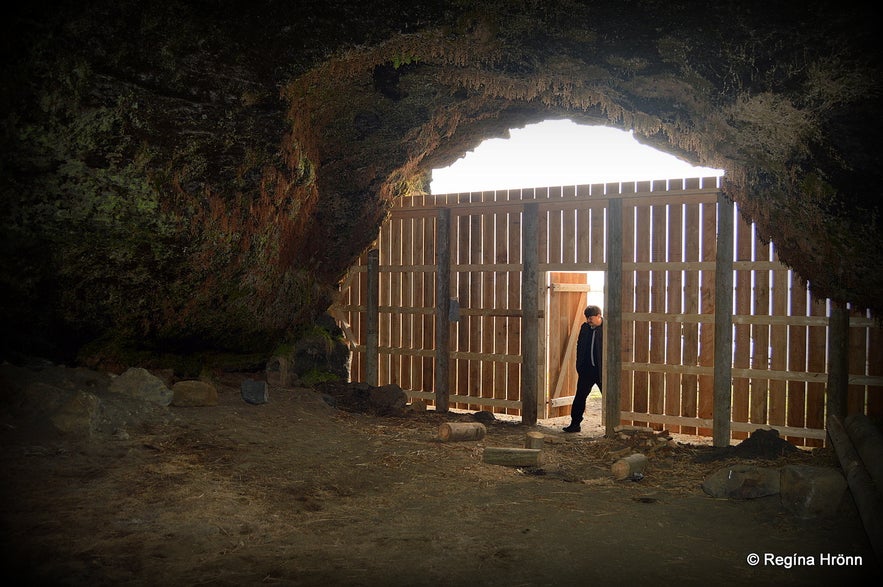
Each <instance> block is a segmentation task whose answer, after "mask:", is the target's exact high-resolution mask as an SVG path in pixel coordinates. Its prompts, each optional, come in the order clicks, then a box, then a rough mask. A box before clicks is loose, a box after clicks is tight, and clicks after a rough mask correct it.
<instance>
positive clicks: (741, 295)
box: [732, 217, 753, 440]
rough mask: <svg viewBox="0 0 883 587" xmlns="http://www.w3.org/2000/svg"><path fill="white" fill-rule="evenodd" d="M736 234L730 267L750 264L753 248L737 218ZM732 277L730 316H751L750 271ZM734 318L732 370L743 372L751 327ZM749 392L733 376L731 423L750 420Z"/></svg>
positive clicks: (748, 227) (739, 436)
mask: <svg viewBox="0 0 883 587" xmlns="http://www.w3.org/2000/svg"><path fill="white" fill-rule="evenodd" d="M734 228H735V231H736V245H735V246H736V253H735V259H734V263H733V265H734V266H737V263H739V262H740V261H750V260H751V254H752V253H751V251H752V245H753V231H752V228H751V225H750V224H748V223H747V222H745V220H744V219H742V218H741V217H739V218H738V219H737V221H736V226H735V227H734ZM734 273H735V276H734V287H735V290H736V293H735V308H734V313H735V314H736V315H737V316H738V315H746V316H747V315H750V314H751V294H752V285H751V281H752V279H751V278H752V271H751V270H750V269H748V270H744V269H743V270H736V271H735V272H734ZM733 318H734V324H735V328H734V335H733V350H734V352H733V367H734V368H735V369H747V368H749V367H750V366H751V326H750V325H748V324H744V323H740V322H738V321H736V320H735V318H736V316H734V317H733ZM750 406H751V391H750V386H749V382H748V380H747V379H745V378H744V377H735V376H734V377H733V411H732V420H733V422H748V421H749V420H750V418H751V411H750ZM732 436H733V438H735V439H739V440H741V439H744V438H747V437H748V436H747V435H746V434H745V433H743V432H738V431H735V430H734V431H733V435H732Z"/></svg>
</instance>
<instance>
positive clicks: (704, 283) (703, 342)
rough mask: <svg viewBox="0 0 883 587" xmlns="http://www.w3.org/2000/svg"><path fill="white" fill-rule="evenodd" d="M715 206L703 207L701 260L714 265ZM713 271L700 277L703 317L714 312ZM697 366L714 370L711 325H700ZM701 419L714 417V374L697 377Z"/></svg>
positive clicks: (706, 432) (703, 431)
mask: <svg viewBox="0 0 883 587" xmlns="http://www.w3.org/2000/svg"><path fill="white" fill-rule="evenodd" d="M716 234H717V205H716V204H702V245H701V246H702V260H703V261H705V262H709V261H711V262H714V261H715V259H716V258H717V236H716ZM715 273H716V271H702V272H701V274H700V277H699V278H700V286H699V288H700V289H699V294H700V302H699V303H700V312H701V313H702V314H703V315H704V316H711V317H713V316H714V313H715V280H716V279H717V278H716V276H715ZM699 365H700V366H702V367H711V368H714V322H708V321H703V322H702V323H701V324H700V325H699ZM698 413H699V417H700V418H714V375H700V376H699V405H698ZM699 434H700V435H702V436H713V434H714V432H713V430H709V429H707V428H699Z"/></svg>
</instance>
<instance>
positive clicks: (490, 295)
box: [481, 214, 497, 398]
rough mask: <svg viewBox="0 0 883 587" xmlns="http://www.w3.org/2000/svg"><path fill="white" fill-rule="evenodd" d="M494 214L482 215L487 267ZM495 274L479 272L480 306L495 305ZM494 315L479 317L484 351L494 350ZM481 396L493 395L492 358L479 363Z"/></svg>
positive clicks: (493, 240) (493, 256)
mask: <svg viewBox="0 0 883 587" xmlns="http://www.w3.org/2000/svg"><path fill="white" fill-rule="evenodd" d="M495 220H496V217H495V215H494V214H484V215H482V226H481V230H482V235H481V239H482V245H481V260H482V263H484V264H485V266H486V267H487V268H489V269H490V268H491V267H492V265H493V263H494V261H495V260H496V251H495V250H494V249H495V246H496V243H497V241H496V235H495V234H494V232H495V228H496V226H495V225H496V223H495ZM495 278H496V274H495V272H493V271H484V272H482V274H481V282H482V283H481V288H482V291H481V307H482V308H495V306H496V303H495V302H496V294H497V291H496V286H495V283H494V282H495ZM494 320H495V318H494V317H490V316H489V317H487V318H482V319H481V350H482V352H484V353H493V352H494V341H495V340H496V336H495V332H494V326H495V324H494ZM481 397H491V398H492V397H494V363H493V360H490V361H483V362H482V363H481Z"/></svg>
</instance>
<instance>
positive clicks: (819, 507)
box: [780, 465, 847, 519]
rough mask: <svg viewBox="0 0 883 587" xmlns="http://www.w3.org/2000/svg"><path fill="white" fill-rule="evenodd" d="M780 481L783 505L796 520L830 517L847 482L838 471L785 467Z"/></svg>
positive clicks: (797, 466) (837, 507)
mask: <svg viewBox="0 0 883 587" xmlns="http://www.w3.org/2000/svg"><path fill="white" fill-rule="evenodd" d="M781 477H782V479H781V490H780V493H781V498H782V505H783V506H784V507H785V509H787V510H788V511H790V512H791V513H793V514H794V515H796V516H797V517H798V518H802V519H809V518H820V517H831V516H833V515H835V514H836V513H837V511H838V510H839V508H840V504H841V502H842V501H843V496H844V495H845V494H846V489H847V483H846V479H845V478H844V477H843V473H841V472H840V471H839V470H838V469H833V468H828V467H811V466H808V465H787V466H785V467H783V468H782V472H781Z"/></svg>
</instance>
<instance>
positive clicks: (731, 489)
mask: <svg viewBox="0 0 883 587" xmlns="http://www.w3.org/2000/svg"><path fill="white" fill-rule="evenodd" d="M702 490H703V491H705V493H707V494H708V495H710V496H712V497H727V498H730V499H755V498H758V497H765V496H768V495H775V494H777V493H779V470H778V469H773V468H767V467H755V466H752V465H735V466H733V467H724V468H722V469H718V470H717V471H715V472H714V473H712V474H711V475H710V476H709V477H708V478H707V479H705V481H703V482H702Z"/></svg>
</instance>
